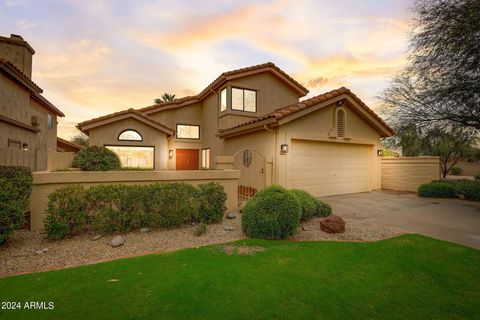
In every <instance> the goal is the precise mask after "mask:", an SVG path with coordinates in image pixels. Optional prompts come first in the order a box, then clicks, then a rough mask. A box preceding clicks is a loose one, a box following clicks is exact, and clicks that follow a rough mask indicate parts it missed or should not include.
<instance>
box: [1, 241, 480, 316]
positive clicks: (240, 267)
mask: <svg viewBox="0 0 480 320" xmlns="http://www.w3.org/2000/svg"><path fill="white" fill-rule="evenodd" d="M243 243H245V244H246V245H257V246H262V247H264V248H265V251H263V252H255V253H253V254H251V255H235V254H234V255H230V256H229V255H226V254H225V253H224V252H223V247H222V246H220V245H219V246H210V247H202V248H200V249H187V250H182V251H178V252H173V253H169V254H161V255H147V256H143V257H137V258H130V259H122V260H116V261H112V262H107V263H101V264H97V265H91V266H83V267H79V268H72V269H64V270H58V271H51V272H45V273H35V274H29V275H21V276H15V277H10V278H5V279H0V301H20V302H24V301H53V302H54V303H55V309H54V310H49V311H38V310H22V311H5V310H0V319H33V318H35V319H89V320H93V319H313V318H315V319H457V318H468V319H474V318H476V319H479V318H480V251H478V250H475V249H471V248H467V247H463V246H460V245H456V244H452V243H448V242H444V241H439V240H434V239H431V238H427V237H423V236H419V235H405V236H401V237H397V238H393V239H389V240H384V241H379V242H374V243H342V242H291V241H267V240H246V241H241V242H237V243H235V244H236V245H241V244H243ZM109 279H118V282H108V281H107V280H109Z"/></svg>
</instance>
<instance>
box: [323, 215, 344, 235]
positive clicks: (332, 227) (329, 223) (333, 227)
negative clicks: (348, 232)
mask: <svg viewBox="0 0 480 320" xmlns="http://www.w3.org/2000/svg"><path fill="white" fill-rule="evenodd" d="M320 229H322V230H323V231H325V232H328V233H343V232H345V220H343V219H342V218H340V217H339V216H336V215H330V216H328V217H326V218H325V219H323V220H322V221H320Z"/></svg>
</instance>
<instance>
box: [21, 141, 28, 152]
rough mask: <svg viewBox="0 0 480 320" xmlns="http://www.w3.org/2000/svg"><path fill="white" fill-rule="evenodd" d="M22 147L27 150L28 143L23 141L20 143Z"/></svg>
mask: <svg viewBox="0 0 480 320" xmlns="http://www.w3.org/2000/svg"><path fill="white" fill-rule="evenodd" d="M22 149H23V150H25V151H28V143H24V144H23V145H22Z"/></svg>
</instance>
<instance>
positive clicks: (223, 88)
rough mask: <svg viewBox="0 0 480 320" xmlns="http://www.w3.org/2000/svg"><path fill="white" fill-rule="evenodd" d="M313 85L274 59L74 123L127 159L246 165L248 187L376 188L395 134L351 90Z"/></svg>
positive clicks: (165, 165)
mask: <svg viewBox="0 0 480 320" xmlns="http://www.w3.org/2000/svg"><path fill="white" fill-rule="evenodd" d="M307 93H308V90H307V89H306V88H305V87H304V86H303V85H301V84H300V83H299V82H297V81H296V80H295V79H293V78H292V77H290V76H289V75H288V74H286V73H285V72H284V71H282V70H281V69H280V68H278V67H277V66H276V65H275V64H273V63H265V64H261V65H256V66H252V67H248V68H243V69H238V70H234V71H229V72H225V73H223V74H221V75H220V76H219V77H218V78H217V79H215V80H214V81H213V82H212V83H211V84H210V85H208V86H207V87H206V88H205V89H204V90H203V91H202V92H200V93H199V94H197V95H195V96H188V97H184V98H181V99H177V100H174V101H171V102H164V103H160V104H155V105H152V106H149V107H145V108H141V109H128V110H124V111H120V112H117V113H113V114H109V115H106V116H103V117H100V118H96V119H92V120H88V121H85V122H82V123H79V124H78V126H77V127H78V128H79V129H80V130H81V131H83V132H84V133H86V134H87V135H89V137H90V138H89V141H90V144H91V145H98V146H106V147H108V148H110V149H112V150H113V151H114V152H116V153H117V154H118V155H119V157H120V159H121V162H122V164H123V165H124V166H131V167H150V168H154V169H155V170H199V169H221V168H224V167H225V166H226V164H227V163H229V162H230V163H233V166H234V168H235V169H238V170H240V171H241V178H240V182H239V183H240V185H241V186H242V188H244V189H242V190H247V191H245V192H246V193H247V195H248V194H250V193H251V194H253V193H255V192H256V190H259V189H261V188H263V187H264V186H265V185H269V184H280V185H283V186H285V187H288V188H301V189H305V190H307V191H309V192H311V193H312V194H314V195H316V196H320V195H330V194H342V193H353V192H363V191H371V190H376V189H380V158H379V156H378V155H379V153H380V151H378V150H381V146H380V139H381V138H382V137H388V136H390V135H392V134H393V130H392V129H391V128H390V127H389V126H388V125H387V124H386V123H385V122H383V121H382V119H381V118H380V117H379V116H377V115H376V114H375V113H374V112H373V111H372V110H371V109H370V108H368V106H367V105H365V103H363V102H362V101H361V100H360V99H359V98H358V97H357V96H356V95H355V94H353V93H352V92H351V91H350V90H349V89H346V88H343V87H342V88H339V89H337V90H333V91H330V92H327V93H324V94H321V95H318V96H315V97H312V98H309V99H304V100H300V99H301V98H302V97H304V96H305V95H307Z"/></svg>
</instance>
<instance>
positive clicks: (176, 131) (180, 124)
mask: <svg viewBox="0 0 480 320" xmlns="http://www.w3.org/2000/svg"><path fill="white" fill-rule="evenodd" d="M178 126H190V127H198V138H181V137H179V136H178ZM200 137H201V133H200V125H199V124H189V123H177V124H176V126H175V138H176V139H179V140H200Z"/></svg>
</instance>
